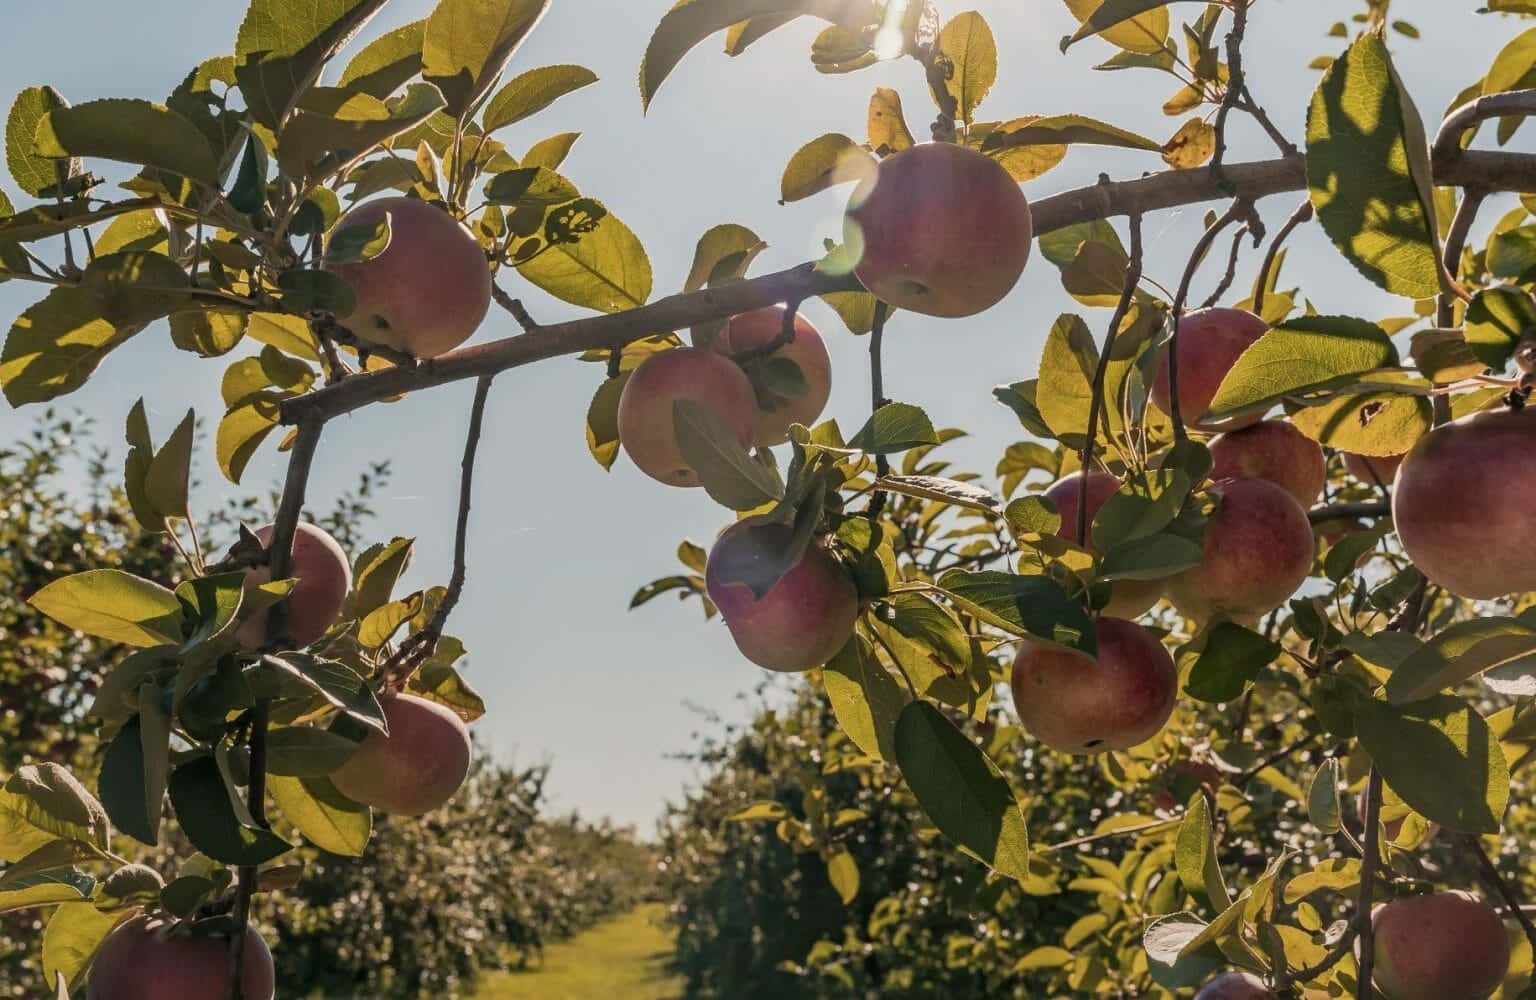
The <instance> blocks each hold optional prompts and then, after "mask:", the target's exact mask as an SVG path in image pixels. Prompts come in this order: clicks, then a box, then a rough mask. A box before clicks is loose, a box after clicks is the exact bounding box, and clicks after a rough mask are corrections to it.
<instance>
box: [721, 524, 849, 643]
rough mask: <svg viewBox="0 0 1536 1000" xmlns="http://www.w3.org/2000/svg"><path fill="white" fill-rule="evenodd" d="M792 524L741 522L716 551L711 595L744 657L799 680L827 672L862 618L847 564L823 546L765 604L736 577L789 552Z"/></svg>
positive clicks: (809, 552)
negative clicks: (803, 675)
mask: <svg viewBox="0 0 1536 1000" xmlns="http://www.w3.org/2000/svg"><path fill="white" fill-rule="evenodd" d="M793 533H794V531H793V529H792V528H791V527H790V526H789V525H787V524H777V523H763V522H753V521H738V522H737V523H735V524H733V525H731V526H730V527H729V528H726V529H725V531H723V532H722V533H721V534H720V537H719V539H717V540H716V541H715V544H714V546H713V547H712V548H711V549H710V550H709V561H708V562H707V563H706V564H705V567H704V583H705V589H706V590H707V591H708V592H709V599H710V600H711V601H713V602H714V603H715V606H716V607H718V608H719V609H720V617H721V618H724V619H725V625H726V628H728V629H729V630H730V633H731V638H732V639H734V640H735V642H736V648H737V649H739V650H741V653H742V655H743V656H745V657H746V658H747V659H749V660H751V661H752V662H753V663H755V664H757V665H758V666H760V667H765V668H767V669H769V670H776V671H779V672H781V673H797V672H799V671H802V670H810V669H811V668H812V667H819V666H821V665H822V664H823V663H826V662H827V661H828V660H830V659H831V658H832V657H834V656H836V655H837V652H838V650H840V649H842V648H843V646H844V645H845V644H846V643H847V642H848V639H849V637H850V636H852V635H853V625H854V622H855V621H856V620H857V619H858V616H859V592H858V590H857V588H855V587H854V585H853V580H852V579H851V578H850V577H849V575H848V572H847V570H845V569H844V568H843V564H842V563H841V562H839V561H838V560H837V558H836V557H834V556H833V555H832V553H831V552H829V551H828V550H827V548H826V546H824V545H822V544H821V543H820V542H817V541H814V540H813V541H812V542H811V543H810V544H809V545H808V546H806V549H805V552H804V554H802V555H801V557H800V561H799V562H797V563H795V565H793V566H791V567H790V568H789V570H788V572H786V573H785V574H784V575H783V576H782V577H780V578H779V581H778V582H777V583H775V584H774V585H773V587H771V588H770V589H769V590H768V592H767V593H765V594H764V595H763V596H762V597H761V598H758V597H756V596H755V595H754V594H753V593H752V588H751V587H749V586H747V585H746V584H745V583H735V582H731V583H728V582H726V579H725V577H726V575H727V573H729V574H730V575H731V576H735V575H736V573H735V572H734V571H735V570H736V569H738V568H739V567H743V566H746V567H750V566H751V565H752V564H754V563H757V562H759V561H766V560H769V559H772V558H774V555H775V554H776V553H779V552H783V551H784V550H785V549H787V548H788V547H789V542H790V538H791V536H792V535H793Z"/></svg>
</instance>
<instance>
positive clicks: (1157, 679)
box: [1013, 618, 1179, 753]
mask: <svg viewBox="0 0 1536 1000" xmlns="http://www.w3.org/2000/svg"><path fill="white" fill-rule="evenodd" d="M1094 635H1095V636H1096V637H1097V639H1098V650H1099V653H1098V658H1097V659H1095V658H1093V657H1090V656H1088V655H1087V654H1086V653H1081V652H1078V651H1077V650H1075V649H1067V648H1064V647H1062V646H1054V645H1051V644H1049V643H1045V642H1040V641H1036V640H1032V639H1030V640H1025V641H1024V642H1023V643H1022V644H1021V645H1020V646H1019V653H1018V656H1017V658H1015V660H1014V661H1013V705H1014V708H1015V710H1017V711H1018V713H1019V721H1020V722H1022V723H1023V724H1024V728H1025V729H1027V730H1029V732H1030V735H1032V736H1034V737H1035V739H1037V740H1039V741H1040V742H1041V743H1044V744H1045V745H1046V746H1048V747H1050V748H1051V749H1053V750H1059V751H1061V752H1062V753H1102V752H1103V751H1106V750H1125V749H1127V748H1128V747H1133V746H1136V745H1137V744H1138V743H1144V742H1146V741H1147V740H1149V739H1151V738H1152V737H1153V736H1156V735H1157V733H1158V732H1159V731H1160V730H1161V729H1162V728H1163V726H1164V724H1165V723H1167V721H1168V717H1169V716H1170V715H1172V714H1173V703H1174V698H1175V696H1176V694H1177V689H1178V682H1179V678H1178V672H1177V671H1176V670H1175V669H1174V666H1173V658H1172V657H1171V656H1169V655H1168V650H1166V649H1164V648H1163V644H1162V643H1161V642H1159V641H1158V639H1157V637H1156V636H1155V635H1153V634H1152V633H1151V632H1149V631H1147V630H1146V629H1144V628H1142V627H1141V626H1140V625H1137V624H1135V623H1134V622H1128V621H1125V620H1124V619H1122V618H1098V619H1096V620H1095V622H1094Z"/></svg>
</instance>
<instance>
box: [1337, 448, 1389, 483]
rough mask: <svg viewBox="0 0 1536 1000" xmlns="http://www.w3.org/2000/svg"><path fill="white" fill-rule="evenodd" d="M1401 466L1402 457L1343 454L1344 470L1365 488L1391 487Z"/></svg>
mask: <svg viewBox="0 0 1536 1000" xmlns="http://www.w3.org/2000/svg"><path fill="white" fill-rule="evenodd" d="M1402 464H1403V456H1402V455H1369V456H1367V455H1356V454H1354V453H1353V452H1345V453H1344V468H1346V469H1348V470H1349V474H1350V475H1351V476H1354V477H1355V478H1356V479H1358V480H1360V481H1361V482H1362V483H1364V484H1366V485H1367V486H1391V485H1392V477H1393V476H1395V475H1397V467H1398V466H1400V465H1402Z"/></svg>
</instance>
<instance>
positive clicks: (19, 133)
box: [5, 87, 106, 252]
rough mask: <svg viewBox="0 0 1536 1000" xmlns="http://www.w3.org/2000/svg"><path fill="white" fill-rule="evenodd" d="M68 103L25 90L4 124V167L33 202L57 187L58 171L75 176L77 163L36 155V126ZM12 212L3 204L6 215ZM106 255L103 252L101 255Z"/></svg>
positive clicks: (51, 93) (44, 91)
mask: <svg viewBox="0 0 1536 1000" xmlns="http://www.w3.org/2000/svg"><path fill="white" fill-rule="evenodd" d="M68 106H69V102H68V101H66V100H64V98H63V96H62V95H61V94H60V93H59V92H58V91H57V90H54V89H53V88H52V87H28V88H27V89H26V90H23V91H22V92H21V93H19V94H17V95H16V101H15V103H13V104H12V105H11V113H10V115H9V116H8V117H7V118H6V123H5V164H6V166H7V167H9V168H10V171H11V176H12V177H13V178H15V179H16V184H17V185H18V186H19V187H20V188H21V189H22V190H23V191H25V192H26V193H27V194H29V195H31V196H32V197H34V198H39V197H42V195H43V192H44V191H47V190H48V189H49V188H52V187H55V186H57V185H58V183H59V180H60V173H61V171H60V169H59V168H60V167H61V166H63V167H65V170H64V171H63V172H64V173H65V174H72V173H78V172H79V169H80V166H79V164H78V163H73V164H61V163H59V162H58V161H57V160H54V159H51V158H49V157H46V156H43V155H41V154H39V153H38V151H37V126H38V123H39V122H41V121H42V120H43V118H44V117H45V116H46V115H47V114H48V112H50V111H53V110H55V109H57V108H65V107H68ZM13 211H15V209H13V208H11V207H10V203H9V202H8V201H7V202H6V208H5V214H7V215H9V214H10V213H11V212H13ZM102 252H106V251H102Z"/></svg>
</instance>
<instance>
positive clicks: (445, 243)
mask: <svg viewBox="0 0 1536 1000" xmlns="http://www.w3.org/2000/svg"><path fill="white" fill-rule="evenodd" d="M386 214H387V215H388V216H389V232H390V236H389V245H388V246H387V247H385V249H384V252H383V253H381V254H379V255H378V256H377V257H370V258H369V259H367V260H352V261H347V262H345V263H330V262H327V263H325V265H324V266H325V269H326V270H327V271H330V272H332V273H333V274H336V275H338V276H340V277H342V278H344V279H346V282H347V284H349V285H351V286H352V290H353V292H355V293H356V294H357V304H356V307H355V308H354V309H353V310H352V312H351V313H350V314H348V315H346V316H338V317H337V319H338V320H340V321H341V323H342V325H343V326H345V327H346V328H347V329H348V330H351V331H352V332H353V333H354V334H356V335H357V336H358V337H359V338H360V339H362V340H365V341H368V342H370V343H374V344H382V345H383V346H385V347H392V348H394V349H395V350H397V351H404V352H405V353H407V354H409V355H411V356H412V357H414V358H435V357H437V356H438V355H439V354H445V353H447V352H448V351H451V350H453V349H454V348H455V347H458V346H459V345H460V344H462V343H464V341H466V340H468V339H469V337H470V335H471V334H473V333H474V332H475V331H476V330H477V329H479V328H480V324H481V323H482V322H483V321H484V320H485V314H486V311H487V310H488V309H489V308H490V304H491V269H490V266H489V264H488V263H487V262H486V257H485V251H484V250H483V249H481V247H480V244H479V243H478V242H476V241H475V238H474V236H472V235H470V232H469V230H468V229H466V228H464V225H463V224H462V223H460V222H459V221H458V220H457V219H455V218H454V217H453V216H451V215H449V214H448V213H447V212H445V211H443V210H442V209H440V208H438V207H436V206H434V205H429V204H427V203H426V202H424V201H420V200H418V199H415V198H398V197H391V198H376V199H374V200H373V201H369V202H364V203H363V204H361V205H359V206H357V207H356V208H354V209H352V210H351V211H350V212H348V213H347V214H346V215H344V216H342V217H341V219H340V221H338V222H337V223H336V225H335V227H334V228H332V230H331V233H330V236H329V237H328V238H327V252H328V253H330V252H331V248H333V247H334V246H335V243H336V240H337V239H338V238H339V237H344V236H347V235H348V234H349V233H356V232H357V231H359V230H361V231H362V232H363V233H365V234H366V232H367V231H368V230H371V229H372V228H374V227H376V226H378V224H379V223H380V222H381V221H383V219H384V217H385V215H386ZM365 227H366V228H365Z"/></svg>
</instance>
